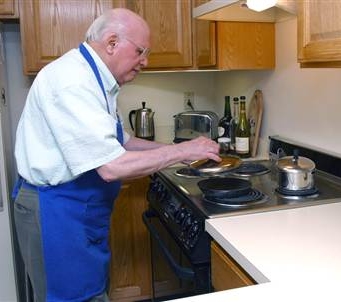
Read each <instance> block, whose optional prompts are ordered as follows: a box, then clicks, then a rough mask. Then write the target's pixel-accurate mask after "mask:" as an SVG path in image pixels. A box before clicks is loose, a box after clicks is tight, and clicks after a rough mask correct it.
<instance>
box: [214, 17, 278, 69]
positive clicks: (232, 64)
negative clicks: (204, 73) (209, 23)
mask: <svg viewBox="0 0 341 302" xmlns="http://www.w3.org/2000/svg"><path fill="white" fill-rule="evenodd" d="M217 68H218V69H219V70H239V69H240V70H242V69H244V70H247V69H252V70H257V69H273V68H275V24H274V23H260V22H217Z"/></svg>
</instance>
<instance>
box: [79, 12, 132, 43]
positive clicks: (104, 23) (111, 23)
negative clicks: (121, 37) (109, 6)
mask: <svg viewBox="0 0 341 302" xmlns="http://www.w3.org/2000/svg"><path fill="white" fill-rule="evenodd" d="M124 27H125V26H124V24H122V22H121V18H116V14H114V13H113V11H112V10H110V11H108V12H106V13H104V14H102V15H101V16H99V17H98V18H97V19H95V21H94V22H93V23H92V24H91V25H90V27H89V28H88V30H87V32H86V34H85V40H86V41H87V42H89V41H100V40H101V39H102V38H103V36H104V35H105V34H106V33H108V32H113V33H116V34H120V33H122V32H123V31H124Z"/></svg>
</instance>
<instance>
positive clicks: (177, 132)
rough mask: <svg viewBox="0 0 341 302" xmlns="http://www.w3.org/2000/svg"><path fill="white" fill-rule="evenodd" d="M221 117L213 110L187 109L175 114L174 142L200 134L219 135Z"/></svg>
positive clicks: (209, 136) (206, 135)
mask: <svg viewBox="0 0 341 302" xmlns="http://www.w3.org/2000/svg"><path fill="white" fill-rule="evenodd" d="M218 122H219V118H218V116H217V114H216V113H214V112H212V111H186V112H181V113H178V114H176V115H175V116H174V143H180V142H183V141H186V140H191V139H193V138H196V137H199V136H205V137H208V138H211V139H216V138H217V137H218Z"/></svg>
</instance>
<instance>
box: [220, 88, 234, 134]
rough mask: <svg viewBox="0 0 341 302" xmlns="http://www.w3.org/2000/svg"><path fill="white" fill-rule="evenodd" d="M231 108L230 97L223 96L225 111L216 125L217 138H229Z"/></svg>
mask: <svg viewBox="0 0 341 302" xmlns="http://www.w3.org/2000/svg"><path fill="white" fill-rule="evenodd" d="M231 119H232V116H231V107H230V96H228V95H227V96H225V109H224V116H223V117H222V118H221V119H220V120H219V123H218V136H219V137H230V135H231V133H230V132H231V130H230V126H231Z"/></svg>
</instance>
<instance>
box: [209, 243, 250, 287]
mask: <svg viewBox="0 0 341 302" xmlns="http://www.w3.org/2000/svg"><path fill="white" fill-rule="evenodd" d="M211 274H212V285H213V288H214V290H215V291H221V290H227V289H232V288H238V287H243V286H248V285H253V284H256V282H255V281H254V280H253V279H252V278H251V277H250V276H249V275H248V274H247V273H246V272H245V271H244V270H243V268H241V267H240V266H239V265H238V264H237V263H236V261H235V260H233V259H232V258H231V256H230V255H228V254H227V253H226V252H225V251H224V250H223V249H222V248H221V247H220V246H219V244H218V243H216V242H215V241H212V243H211Z"/></svg>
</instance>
